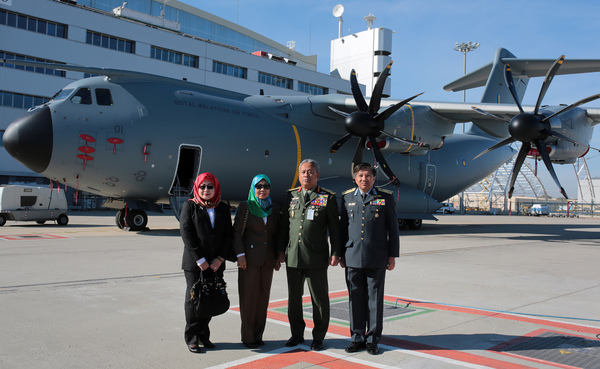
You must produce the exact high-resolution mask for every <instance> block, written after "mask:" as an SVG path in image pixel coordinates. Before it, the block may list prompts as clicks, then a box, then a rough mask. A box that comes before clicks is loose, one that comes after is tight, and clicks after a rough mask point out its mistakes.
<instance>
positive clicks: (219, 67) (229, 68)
mask: <svg viewBox="0 0 600 369" xmlns="http://www.w3.org/2000/svg"><path fill="white" fill-rule="evenodd" d="M212 71H213V72H215V73H220V74H225V75H228V76H232V77H237V78H244V79H248V69H246V68H242V67H237V66H235V65H231V64H226V63H221V62H218V61H213V69H212Z"/></svg>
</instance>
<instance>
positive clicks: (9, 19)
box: [0, 10, 67, 38]
mask: <svg viewBox="0 0 600 369" xmlns="http://www.w3.org/2000/svg"><path fill="white" fill-rule="evenodd" d="M0 25H3V26H9V27H15V28H21V29H24V30H28V31H31V32H37V33H43V34H45V35H48V36H54V37H59V38H67V26H66V25H65V24H61V23H55V22H50V21H47V20H45V19H41V18H35V17H30V16H28V15H22V14H19V13H13V12H9V11H6V10H0Z"/></svg>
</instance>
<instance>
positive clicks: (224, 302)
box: [189, 272, 229, 319]
mask: <svg viewBox="0 0 600 369" xmlns="http://www.w3.org/2000/svg"><path fill="white" fill-rule="evenodd" d="M189 304H190V307H191V308H192V311H193V312H194V316H195V317H196V318H198V319H200V318H210V317H213V316H217V315H221V314H223V313H225V312H226V311H227V310H229V297H227V283H225V280H224V279H223V278H222V277H219V276H216V275H215V276H211V277H205V276H204V273H202V272H200V278H199V279H198V281H197V282H196V283H194V285H193V286H192V288H191V289H190V300H189Z"/></svg>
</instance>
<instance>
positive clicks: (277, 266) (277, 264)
mask: <svg viewBox="0 0 600 369" xmlns="http://www.w3.org/2000/svg"><path fill="white" fill-rule="evenodd" d="M274 269H275V270H276V271H279V269H281V262H279V259H277V260H275V268H274Z"/></svg>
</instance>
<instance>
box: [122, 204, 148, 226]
mask: <svg viewBox="0 0 600 369" xmlns="http://www.w3.org/2000/svg"><path fill="white" fill-rule="evenodd" d="M146 224H148V215H147V214H146V212H145V211H143V210H139V209H130V210H129V211H128V212H127V215H126V216H125V225H126V226H127V227H129V229H130V230H132V231H143V230H144V228H146Z"/></svg>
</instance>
